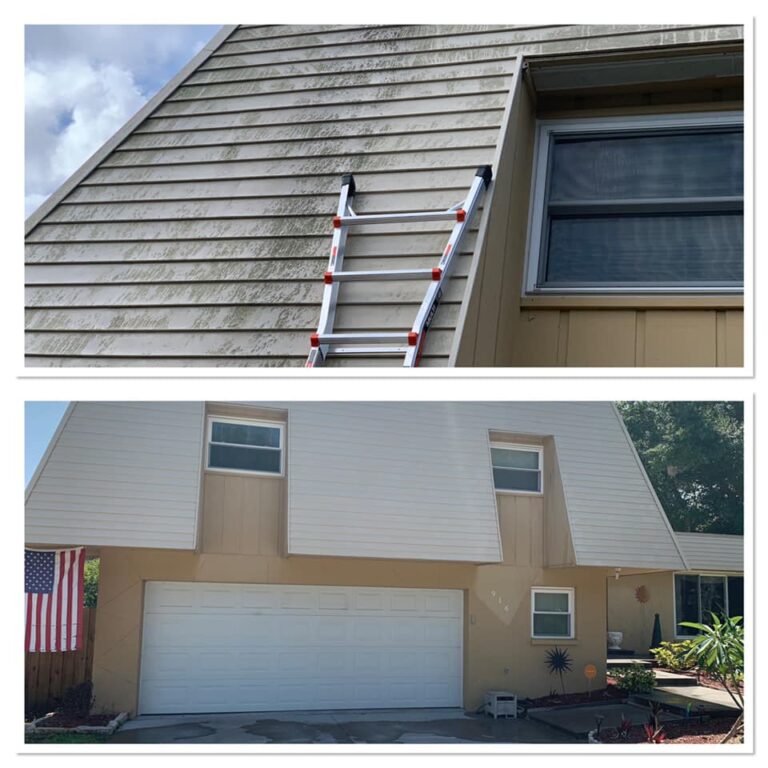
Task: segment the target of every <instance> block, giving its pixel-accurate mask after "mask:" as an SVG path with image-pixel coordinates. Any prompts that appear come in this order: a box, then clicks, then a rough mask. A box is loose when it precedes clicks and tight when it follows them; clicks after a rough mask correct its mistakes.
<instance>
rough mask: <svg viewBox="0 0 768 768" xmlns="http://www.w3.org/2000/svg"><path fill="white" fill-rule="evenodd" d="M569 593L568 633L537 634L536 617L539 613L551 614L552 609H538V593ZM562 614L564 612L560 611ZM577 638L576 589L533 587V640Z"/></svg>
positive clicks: (559, 614) (560, 614)
mask: <svg viewBox="0 0 768 768" xmlns="http://www.w3.org/2000/svg"><path fill="white" fill-rule="evenodd" d="M539 592H541V593H547V594H553V593H554V594H567V595H568V616H569V617H570V622H569V627H570V633H569V634H568V635H537V634H536V631H535V629H534V622H533V620H534V617H535V615H536V614H537V613H542V614H543V613H546V614H550V613H552V611H536V610H535V609H536V594H537V593H539ZM557 615H558V616H562V615H563V614H562V613H558V614H557ZM575 639H576V589H575V588H574V587H531V640H575Z"/></svg>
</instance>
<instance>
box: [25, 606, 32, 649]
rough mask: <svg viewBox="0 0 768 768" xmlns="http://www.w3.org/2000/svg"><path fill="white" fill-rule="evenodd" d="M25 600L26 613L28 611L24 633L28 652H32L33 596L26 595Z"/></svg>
mask: <svg viewBox="0 0 768 768" xmlns="http://www.w3.org/2000/svg"><path fill="white" fill-rule="evenodd" d="M24 599H25V601H26V611H27V623H26V631H25V633H24V647H25V648H26V649H27V650H31V649H30V647H29V644H30V642H31V640H32V595H30V594H29V593H27V594H26V595H24Z"/></svg>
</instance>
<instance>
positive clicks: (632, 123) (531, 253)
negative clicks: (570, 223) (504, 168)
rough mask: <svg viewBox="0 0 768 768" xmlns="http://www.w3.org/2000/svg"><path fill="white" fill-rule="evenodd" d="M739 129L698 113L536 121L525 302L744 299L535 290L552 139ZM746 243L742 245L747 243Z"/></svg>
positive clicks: (633, 289) (689, 290)
mask: <svg viewBox="0 0 768 768" xmlns="http://www.w3.org/2000/svg"><path fill="white" fill-rule="evenodd" d="M732 125H737V126H743V125H744V113H743V112H733V111H731V112H699V113H696V114H675V115H648V116H642V117H635V116H621V117H600V118H583V119H580V120H579V119H568V120H539V121H537V128H536V139H535V147H534V159H533V174H532V185H531V207H530V211H529V217H528V240H527V246H526V258H525V278H524V280H523V296H529V295H553V294H554V295H568V294H590V295H599V294H617V293H623V294H638V293H644V294H722V293H728V294H743V293H744V288H743V286H716V285H714V286H690V287H686V286H684V285H680V286H665V287H659V286H656V287H654V286H633V285H626V286H601V285H600V284H599V283H595V285H594V286H579V287H576V286H574V287H546V286H538V285H537V283H538V275H539V263H540V260H541V259H542V258H544V257H545V254H543V253H542V252H541V245H542V242H541V241H542V233H543V227H544V218H545V216H546V211H545V209H544V208H545V202H546V201H545V197H546V190H547V171H548V166H549V149H550V146H551V138H552V136H553V135H554V134H557V133H574V132H575V133H579V134H584V135H586V134H590V133H603V132H605V131H612V132H613V131H615V132H620V131H637V130H639V129H640V130H641V129H644V128H646V129H663V128H698V127H705V128H706V127H711V126H715V127H719V126H732ZM745 242H746V239H745Z"/></svg>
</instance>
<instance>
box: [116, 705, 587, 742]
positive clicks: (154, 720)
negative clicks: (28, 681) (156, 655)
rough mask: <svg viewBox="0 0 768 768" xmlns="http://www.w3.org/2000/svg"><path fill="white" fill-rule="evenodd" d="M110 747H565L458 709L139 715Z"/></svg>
mask: <svg viewBox="0 0 768 768" xmlns="http://www.w3.org/2000/svg"><path fill="white" fill-rule="evenodd" d="M110 742H111V743H115V744H569V743H574V742H577V743H583V739H580V738H576V737H574V736H570V735H568V734H567V733H565V732H563V731H562V730H560V729H557V728H552V727H551V726H549V725H547V724H546V723H541V722H534V721H532V720H527V719H526V720H523V719H519V720H515V719H500V720H494V719H493V718H491V717H487V716H484V715H474V714H468V713H465V712H464V711H463V710H460V709H391V710H365V711H361V710H349V711H348V710H344V711H341V710H335V711H328V712H258V713H235V714H226V715H219V714H213V715H143V716H141V717H137V718H135V719H134V720H129V721H128V722H127V723H125V725H123V727H122V728H120V730H119V731H117V732H116V733H115V734H114V735H113V736H112V738H111V739H110Z"/></svg>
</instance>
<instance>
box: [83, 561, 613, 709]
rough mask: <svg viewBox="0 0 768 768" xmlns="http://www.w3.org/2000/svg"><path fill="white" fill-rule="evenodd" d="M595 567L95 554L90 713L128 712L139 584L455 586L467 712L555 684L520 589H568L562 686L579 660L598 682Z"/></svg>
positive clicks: (601, 629)
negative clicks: (492, 698) (490, 693)
mask: <svg viewBox="0 0 768 768" xmlns="http://www.w3.org/2000/svg"><path fill="white" fill-rule="evenodd" d="M606 575H607V571H606V570H605V569H597V568H570V569H565V568H563V569H544V568H535V567H519V566H504V565H488V566H475V565H467V564H461V563H434V562H415V561H393V560H363V559H353V558H350V559H342V558H314V557H291V558H280V557H268V556H260V555H231V554H227V555H210V554H195V553H192V552H172V551H167V550H165V551H163V550H148V549H111V548H104V549H102V552H101V583H100V588H99V606H98V609H97V618H96V644H95V652H94V663H93V681H94V694H95V697H96V704H95V706H96V708H97V709H98V710H111V711H120V710H125V711H128V712H131V713H133V714H135V712H136V704H137V699H138V681H139V660H140V649H141V627H142V612H143V593H144V582H145V581H150V580H158V581H213V582H230V583H263V584H306V585H313V584H316V585H342V586H345V585H362V586H381V587H420V588H432V589H461V590H463V591H464V594H465V612H464V622H465V627H464V630H465V643H464V647H465V656H464V706H465V707H466V708H468V709H474V708H476V707H477V706H478V705H479V704H480V703H481V699H482V694H483V692H484V691H485V690H488V689H491V688H508V689H511V690H514V691H516V692H517V693H518V694H519V695H522V696H537V695H543V694H546V693H549V691H550V690H551V689H552V688H556V687H558V686H559V683H558V681H557V680H555V679H554V678H551V677H550V676H549V674H548V673H547V671H546V669H545V667H544V654H545V651H546V650H547V649H548V648H551V647H552V646H553V645H554V644H555V643H554V642H550V641H543V642H542V641H533V640H531V637H530V587H531V586H532V585H538V586H562V587H574V588H575V595H576V638H575V640H566V641H558V643H557V644H558V645H560V646H567V648H568V650H569V651H570V653H571V655H572V657H573V659H574V671H573V672H572V673H571V674H570V675H568V676H567V677H566V681H565V683H566V690H568V691H577V690H586V689H587V687H588V686H587V681H586V679H585V678H584V676H583V669H584V666H585V665H586V664H595V665H596V666H597V669H598V677H597V679H596V680H595V682H594V687H600V686H602V685H603V684H604V679H605V677H604V676H605V584H606Z"/></svg>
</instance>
